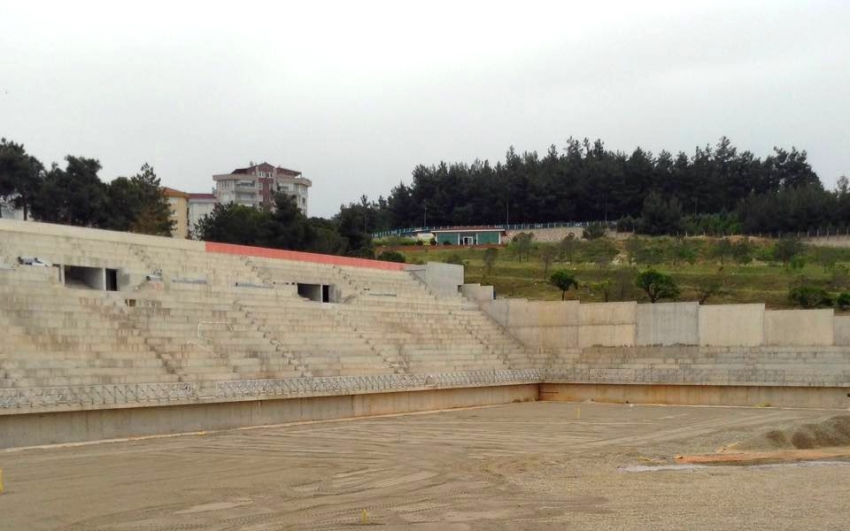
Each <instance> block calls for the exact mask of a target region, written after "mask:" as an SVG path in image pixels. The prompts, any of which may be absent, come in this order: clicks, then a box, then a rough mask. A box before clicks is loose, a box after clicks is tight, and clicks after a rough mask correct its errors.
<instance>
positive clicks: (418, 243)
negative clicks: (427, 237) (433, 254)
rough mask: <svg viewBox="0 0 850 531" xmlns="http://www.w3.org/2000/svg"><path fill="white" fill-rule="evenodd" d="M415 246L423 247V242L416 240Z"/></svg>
mask: <svg viewBox="0 0 850 531" xmlns="http://www.w3.org/2000/svg"><path fill="white" fill-rule="evenodd" d="M416 245H418V246H419V247H422V246H423V245H425V242H423V241H422V240H416Z"/></svg>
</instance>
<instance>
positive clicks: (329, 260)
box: [205, 242, 405, 271]
mask: <svg viewBox="0 0 850 531" xmlns="http://www.w3.org/2000/svg"><path fill="white" fill-rule="evenodd" d="M205 244H206V252H208V253H220V254H234V255H239V256H259V257H262V258H277V259H278V260H295V261H298V262H313V263H316V264H328V265H338V266H350V267H366V268H369V269H383V270H386V271H404V268H405V264H398V263H395V262H381V261H380V260H368V259H366V258H352V257H350V256H335V255H331V254H317V253H304V252H301V251H284V250H282V249H267V248H265V247H251V246H250V245H234V244H231V243H215V242H205Z"/></svg>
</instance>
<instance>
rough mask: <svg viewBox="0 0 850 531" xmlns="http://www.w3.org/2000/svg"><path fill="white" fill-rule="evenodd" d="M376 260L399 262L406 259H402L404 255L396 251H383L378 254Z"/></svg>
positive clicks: (403, 261)
mask: <svg viewBox="0 0 850 531" xmlns="http://www.w3.org/2000/svg"><path fill="white" fill-rule="evenodd" d="M378 260H381V261H382V262H398V263H400V264H403V263H405V262H406V261H407V260H405V259H404V255H403V254H401V253H400V252H398V251H384V252H382V253H381V254H379V255H378Z"/></svg>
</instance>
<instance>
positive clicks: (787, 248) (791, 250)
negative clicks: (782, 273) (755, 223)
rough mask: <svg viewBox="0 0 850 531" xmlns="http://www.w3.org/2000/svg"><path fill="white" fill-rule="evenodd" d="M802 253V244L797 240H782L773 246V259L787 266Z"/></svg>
mask: <svg viewBox="0 0 850 531" xmlns="http://www.w3.org/2000/svg"><path fill="white" fill-rule="evenodd" d="M802 252H803V243H802V242H801V241H800V240H798V239H797V238H782V239H781V240H779V241H778V242H776V245H774V246H773V259H774V260H777V261H779V262H782V265H784V266H787V265H788V264H789V263H791V260H792V259H793V258H794V257H795V256H797V255H798V254H800V253H802Z"/></svg>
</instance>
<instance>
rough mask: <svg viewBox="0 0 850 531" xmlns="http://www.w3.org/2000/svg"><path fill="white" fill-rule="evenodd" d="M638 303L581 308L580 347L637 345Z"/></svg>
mask: <svg viewBox="0 0 850 531" xmlns="http://www.w3.org/2000/svg"><path fill="white" fill-rule="evenodd" d="M636 312H637V303H635V302H608V303H597V304H581V305H580V306H579V322H580V326H579V332H578V346H579V347H582V348H585V347H594V346H602V347H620V346H624V347H625V346H633V345H634V344H635V331H636V326H635V322H636Z"/></svg>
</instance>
